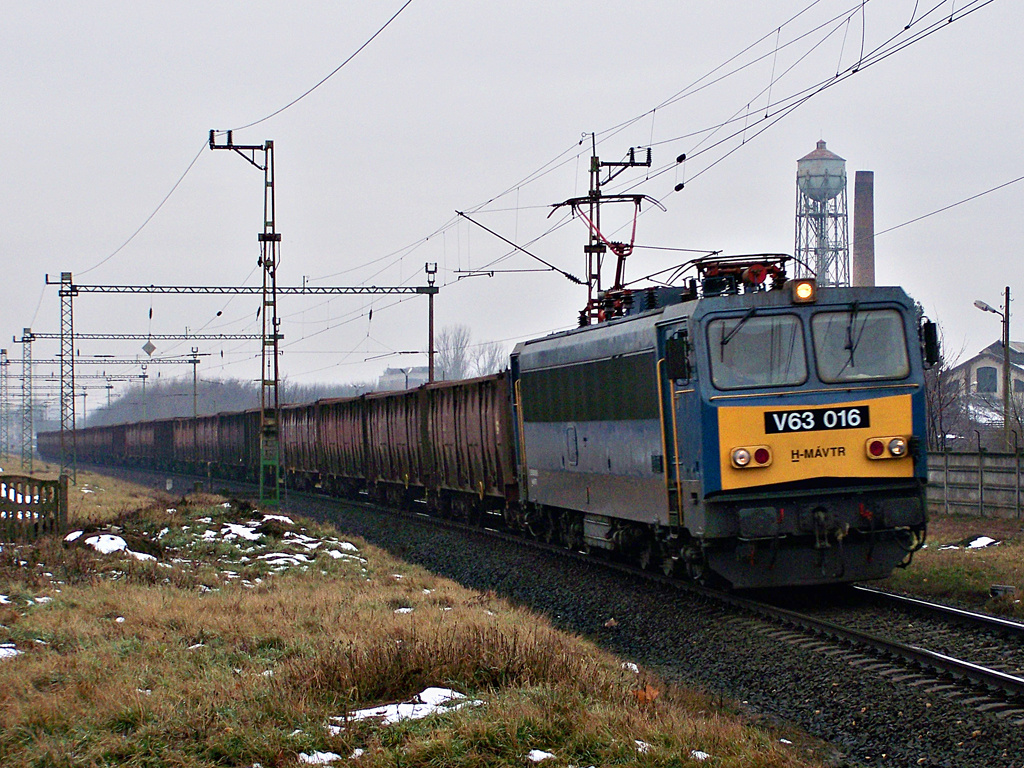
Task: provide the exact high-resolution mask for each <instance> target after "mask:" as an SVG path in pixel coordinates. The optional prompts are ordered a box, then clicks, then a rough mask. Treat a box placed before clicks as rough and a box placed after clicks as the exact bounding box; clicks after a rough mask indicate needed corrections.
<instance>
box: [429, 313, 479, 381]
mask: <svg viewBox="0 0 1024 768" xmlns="http://www.w3.org/2000/svg"><path fill="white" fill-rule="evenodd" d="M470 338H471V334H470V331H469V326H468V325H461V324H460V325H446V326H445V327H444V328H442V329H441V332H440V333H439V334H438V335H437V338H436V340H435V341H434V349H435V354H436V365H437V370H438V378H439V379H443V380H446V381H454V380H455V379H464V378H466V377H467V376H468V375H469V372H470V370H469V368H470V360H469V341H470Z"/></svg>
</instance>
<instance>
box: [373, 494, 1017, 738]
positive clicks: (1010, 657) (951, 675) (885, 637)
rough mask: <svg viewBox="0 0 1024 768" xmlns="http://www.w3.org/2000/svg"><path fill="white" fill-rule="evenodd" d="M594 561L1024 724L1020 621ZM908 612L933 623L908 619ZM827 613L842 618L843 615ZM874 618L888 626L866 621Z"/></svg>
mask: <svg viewBox="0 0 1024 768" xmlns="http://www.w3.org/2000/svg"><path fill="white" fill-rule="evenodd" d="M390 511H391V512H395V510H390ZM398 513H399V514H402V515H404V516H405V517H407V518H409V519H415V520H417V521H420V522H422V523H425V524H429V525H437V526H441V527H445V528H450V529H454V530H458V531H460V532H462V533H468V534H471V535H483V536H488V537H491V538H494V539H498V540H501V541H503V542H506V543H508V544H510V545H514V546H524V547H530V548H532V549H539V550H543V551H548V552H552V553H556V554H558V555H559V556H563V557H570V558H573V559H576V560H579V561H581V562H587V563H593V562H594V561H595V558H594V557H593V556H592V555H588V554H584V553H581V552H571V551H567V550H565V549H564V548H563V547H561V546H560V545H556V544H547V543H544V542H540V541H535V540H532V539H526V538H524V537H522V536H518V535H514V534H509V533H506V532H503V531H501V530H498V529H496V528H479V527H475V526H467V525H465V524H462V523H459V522H454V521H451V520H443V519H439V518H436V517H433V516H430V515H426V514H422V513H416V512H405V511H398ZM597 561H598V562H600V563H602V565H604V566H605V567H607V568H609V569H612V570H615V571H618V572H620V573H623V574H626V575H628V576H630V577H633V578H640V579H643V580H645V581H649V582H652V583H657V584H660V585H662V586H666V587H669V588H671V589H675V590H679V591H682V592H687V593H690V594H692V595H696V596H699V597H700V598H702V599H704V600H707V601H709V602H711V603H717V604H719V605H724V606H728V607H730V608H732V609H738V610H739V611H741V612H743V613H744V614H746V616H745V617H741V618H737V619H735V621H737V622H740V623H743V622H746V623H747V624H750V618H749V617H755V618H756V619H757V620H758V621H759V622H760V626H757V627H754V628H755V629H756V630H757V631H761V632H762V633H764V634H767V635H769V636H771V637H774V638H775V639H777V640H779V641H782V642H787V643H793V644H797V645H800V646H801V647H803V648H806V649H810V650H812V651H816V652H820V653H826V654H831V655H839V656H841V657H842V658H843V659H844V660H846V661H847V662H848V663H850V664H851V665H854V666H856V667H858V668H861V669H863V670H864V671H865V672H870V673H875V674H878V675H879V676H881V677H883V678H886V679H888V680H890V681H892V682H894V683H899V684H904V685H908V686H912V687H921V688H923V690H925V691H926V692H932V693H939V694H942V695H943V696H946V697H947V698H951V699H954V700H958V701H960V702H961V703H962V704H964V705H966V706H969V707H971V708H973V709H974V710H976V711H978V712H983V713H989V714H992V715H995V716H997V717H1000V718H1001V719H1005V720H1007V721H1008V722H1010V723H1011V724H1013V725H1016V726H1021V727H1024V624H1021V623H1019V622H1015V621H1011V620H1008V619H1004V618H1001V617H998V616H992V615H989V614H982V613H977V612H973V611H967V610H964V609H961V608H955V607H952V606H946V605H942V604H940V603H932V602H928V601H925V600H920V599H917V598H910V597H905V596H902V595H896V594H893V593H889V592H884V591H882V590H878V589H874V588H871V587H863V586H859V585H855V586H852V587H851V588H850V589H849V590H848V591H849V592H850V593H851V594H852V595H853V596H854V600H853V601H852V603H850V604H847V605H845V607H841V608H839V609H837V608H836V607H835V605H834V604H826V605H824V606H814V607H813V610H812V611H810V612H802V611H796V610H792V609H789V608H786V607H783V606H780V605H777V604H774V603H773V602H770V601H764V600H758V599H754V598H749V597H745V596H740V595H736V594H733V593H730V592H723V591H720V590H713V589H707V588H705V587H702V586H699V585H696V584H692V583H689V582H683V581H680V580H678V579H674V578H669V577H666V576H663V575H661V574H660V573H655V572H649V571H645V570H641V569H639V568H637V567H635V566H632V565H628V564H624V563H619V562H615V561H613V560H607V559H603V558H597ZM873 606H880V607H881V609H882V610H883V611H885V612H888V613H889V614H891V617H890V618H889V619H888V620H886V621H880V620H879V614H878V613H877V612H875V611H872V610H870V609H871V608H872V607H873ZM908 615H910V616H913V617H916V616H922V617H926V619H927V620H926V621H925V622H914V621H908V620H907V618H906V617H907V616H908ZM828 616H838V617H839V621H836V620H830V619H829V618H827V617H828ZM873 624H874V625H878V626H880V627H881V630H882V631H879V630H878V629H876V630H875V631H868V630H867V629H865V628H864V627H865V625H868V626H870V625H873ZM922 624H923V626H922ZM912 630H913V631H912ZM971 633H982V636H980V637H978V636H974V634H971ZM928 646H931V647H928ZM961 656H966V658H961Z"/></svg>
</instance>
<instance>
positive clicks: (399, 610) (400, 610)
mask: <svg viewBox="0 0 1024 768" xmlns="http://www.w3.org/2000/svg"><path fill="white" fill-rule="evenodd" d="M395 613H412V608H397V609H396V610H395Z"/></svg>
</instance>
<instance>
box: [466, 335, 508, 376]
mask: <svg viewBox="0 0 1024 768" xmlns="http://www.w3.org/2000/svg"><path fill="white" fill-rule="evenodd" d="M506 368H508V352H507V351H506V349H505V345H504V344H501V343H500V342H497V341H491V342H488V343H486V344H480V345H478V346H477V347H476V354H475V355H474V356H473V373H474V374H475V375H477V376H486V375H488V374H490V373H498V372H499V371H503V370H505V369H506Z"/></svg>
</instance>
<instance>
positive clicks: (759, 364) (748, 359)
mask: <svg viewBox="0 0 1024 768" xmlns="http://www.w3.org/2000/svg"><path fill="white" fill-rule="evenodd" d="M708 350H709V352H710V358H711V381H712V382H713V383H714V385H715V387H717V388H718V389H745V388H747V387H780V386H795V385H797V384H803V383H804V382H805V381H806V380H807V360H806V356H805V355H804V337H803V328H802V325H801V322H800V318H799V317H797V316H796V315H757V314H754V310H753V308H752V309H751V310H750V311H749V312H748V313H747V314H745V315H743V316H741V317H729V318H723V319H716V320H712V321H711V322H709V323H708Z"/></svg>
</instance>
